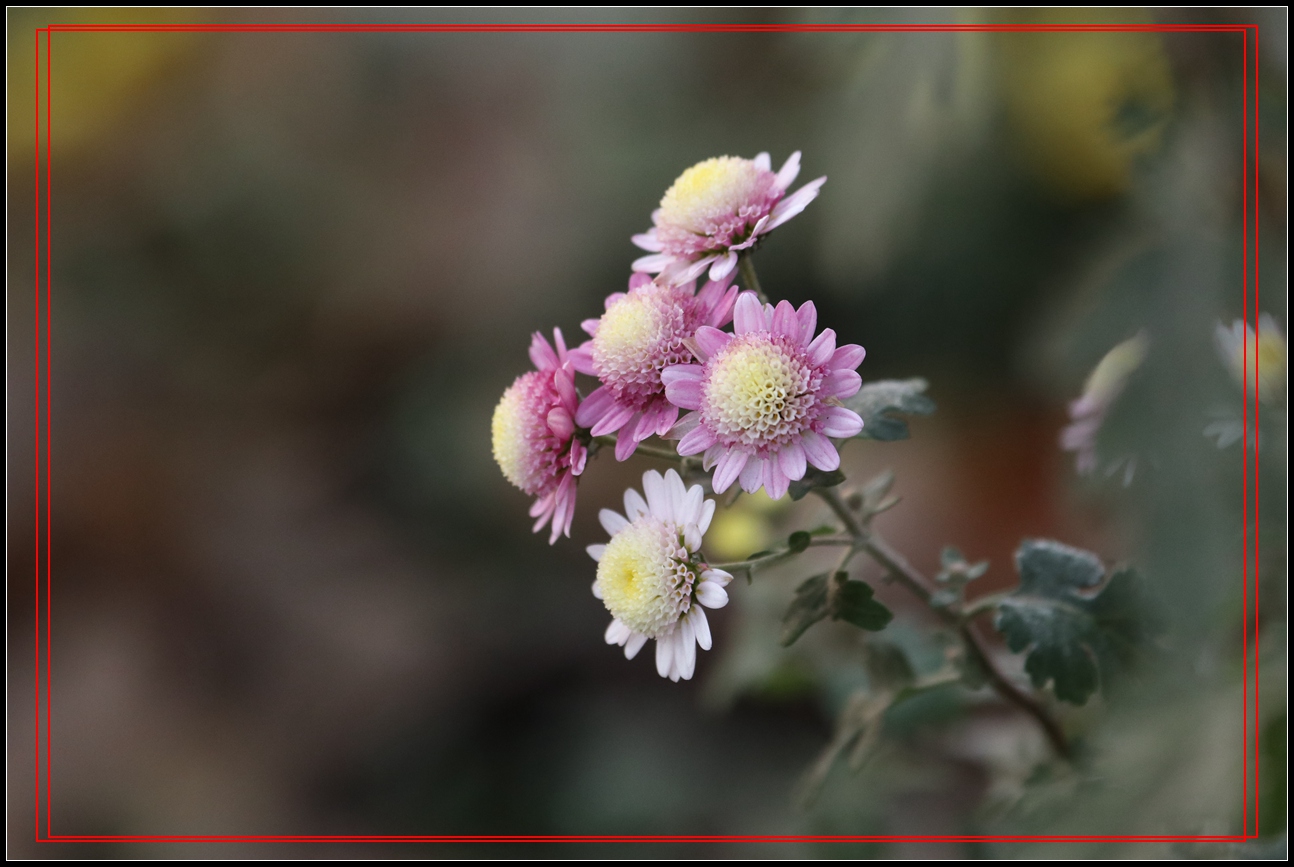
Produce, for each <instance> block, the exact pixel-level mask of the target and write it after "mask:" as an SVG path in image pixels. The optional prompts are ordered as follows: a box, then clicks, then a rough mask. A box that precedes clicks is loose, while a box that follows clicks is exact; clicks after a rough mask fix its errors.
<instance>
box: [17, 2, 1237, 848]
mask: <svg viewBox="0 0 1294 867" xmlns="http://www.w3.org/2000/svg"><path fill="white" fill-rule="evenodd" d="M954 31H969V32H1032V33H1043V32H1048V33H1053V32H1157V33H1239V34H1241V35H1242V39H1243V46H1244V48H1243V54H1242V64H1243V90H1242V104H1243V109H1242V112H1243V124H1244V132H1243V137H1242V149H1243V156H1242V165H1241V171H1242V177H1243V181H1242V189H1243V197H1244V198H1243V200H1242V204H1241V208H1242V216H1241V227H1242V228H1241V232H1242V240H1241V245H1242V251H1243V252H1242V257H1241V258H1242V266H1241V267H1242V277H1241V281H1242V284H1241V285H1242V293H1241V294H1242V315H1243V317H1244V322H1245V326H1246V331H1245V339H1244V344H1245V345H1244V354H1243V358H1244V361H1243V380H1244V386H1243V388H1242V392H1243V394H1244V398H1243V400H1244V401H1245V403H1244V404H1243V406H1244V411H1243V412H1242V413H1241V415H1242V425H1243V426H1245V434H1244V436H1243V437H1242V440H1241V442H1242V443H1243V448H1242V453H1243V458H1242V473H1243V475H1244V480H1243V487H1244V491H1243V517H1242V520H1243V528H1244V531H1243V539H1242V559H1243V561H1244V563H1243V566H1242V571H1241V575H1242V581H1243V582H1244V592H1243V593H1242V597H1243V608H1244V614H1243V618H1242V619H1243V625H1242V641H1243V651H1242V654H1243V662H1242V666H1243V667H1242V672H1243V693H1244V719H1243V721H1242V726H1241V728H1242V732H1243V734H1242V738H1243V753H1242V755H1243V761H1244V765H1243V771H1242V783H1241V785H1242V787H1243V798H1244V810H1243V814H1242V815H1243V818H1242V825H1241V830H1242V832H1243V833H1241V834H1239V835H1236V834H1229V835H1225V834H1224V835H1171V834H1165V835H1085V834H1073V835H991V834H990V835H942V836H941V835H859V836H846V835H812V834H793V835H678V836H673V835H427V834H412V835H383V834H373V835H362V834H360V835H255V834H253V835H237V834H211V835H166V834H162V835H143V834H136V835H130V834H125V835H113V834H54V833H53V793H52V783H53V751H52V745H51V734H52V726H51V716H52V704H51V698H50V693H51V689H50V669H51V667H52V661H53V651H52V643H53V642H52V626H53V618H52V613H51V608H52V605H51V601H52V587H53V564H52V556H51V555H52V552H53V551H52V538H53V527H52V517H53V512H52V507H51V493H52V487H51V478H52V474H53V463H52V448H51V446H52V432H51V421H52V415H53V387H52V384H51V371H52V368H53V279H52V273H51V272H52V268H53V253H52V243H51V236H52V229H53V217H52V201H53V168H52V156H53V147H52V135H51V134H52V127H51V123H50V82H51V76H52V72H51V69H52V55H51V52H50V36H51V34H52V33H54V32H69V33H72V32H79V33H94V32H132V33H146V32H159V33H161V32H207V33H248V32H257V33H263V32H270V33H383V32H402V33H409V32H414V33H682V32H687V33H697V32H701V33H774V32H782V33H785V32H792V33H865V32H901V33H924V32H954ZM42 33H43V34H44V35H45V70H44V71H45V115H44V117H45V235H44V241H45V347H44V348H45V367H44V377H45V395H44V397H45V415H44V421H45V503H44V505H45V519H44V537H45V591H44V593H45V595H44V600H45V602H44V609H45V626H44V648H45V835H44V836H41V810H40V794H41V682H40V664H41V659H40V657H41V635H42V633H41V599H42V596H41V531H42V523H41V464H40V458H41V450H40V447H41V371H42V369H41V270H40V268H41V261H40V260H41V255H40V254H41V196H40V193H41V190H40V180H41V179H40V166H41V160H40V157H41V153H40V145H41V124H40V121H41V102H40V96H41V34H42ZM35 34H36V94H35V96H36V130H35V151H34V153H35V169H34V183H35V229H36V239H35V266H36V278H35V313H34V320H35V329H34V335H35V350H34V360H35V427H34V430H35V434H34V437H35V461H34V464H35V518H36V534H35V554H36V570H35V621H34V622H35V795H34V806H35V822H36V834H35V839H36V842H38V843H719V842H734V843H918V842H920V843H967V842H993V843H1034V842H1044V843H1087V842H1091V843H1109V842H1130V843H1174V842H1191V843H1238V842H1244V841H1246V840H1251V839H1254V838H1256V837H1257V836H1258V827H1259V826H1258V791H1259V789H1258V771H1259V758H1260V756H1259V750H1258V737H1259V733H1260V723H1259V714H1258V706H1259V705H1258V655H1257V652H1256V650H1257V649H1256V647H1255V653H1254V661H1253V677H1254V697H1253V705H1254V708H1253V713H1254V731H1253V786H1252V794H1253V804H1254V807H1253V822H1252V827H1253V833H1250V832H1249V828H1250V820H1249V815H1250V811H1249V803H1250V794H1251V787H1250V785H1249V764H1248V761H1249V757H1250V745H1249V723H1248V714H1249V592H1250V590H1251V589H1252V592H1253V607H1254V621H1255V628H1254V633H1255V640H1256V637H1257V622H1258V613H1259V607H1258V575H1257V573H1258V565H1257V564H1258V453H1257V451H1256V450H1255V452H1254V456H1253V474H1254V478H1253V561H1252V562H1253V566H1252V572H1251V571H1250V559H1249V557H1248V553H1249V544H1248V542H1249V530H1250V525H1249V502H1250V493H1249V462H1248V455H1249V436H1248V424H1249V414H1248V410H1249V407H1248V403H1249V402H1250V401H1251V400H1252V403H1253V407H1252V411H1253V422H1254V429H1255V431H1257V426H1258V401H1257V399H1256V396H1255V395H1256V393H1257V383H1258V370H1257V367H1258V361H1257V353H1256V352H1255V354H1254V379H1253V382H1254V386H1255V387H1254V389H1253V390H1252V391H1251V390H1250V389H1249V387H1248V384H1249V381H1250V380H1249V370H1248V363H1249V348H1248V334H1249V332H1248V323H1249V274H1250V272H1249V257H1250V253H1249V203H1248V193H1249V183H1250V180H1251V178H1250V167H1249V127H1250V120H1249V103H1250V100H1251V99H1252V100H1253V104H1254V112H1253V122H1252V125H1253V176H1252V183H1253V189H1254V194H1253V220H1254V236H1253V254H1252V255H1253V260H1254V266H1253V289H1254V313H1255V317H1256V316H1257V311H1258V216H1259V214H1258V152H1259V145H1258V70H1259V66H1258V25H1256V24H1037V25H1032V24H1030V25H1023V24H1021V25H1010V24H1000V25H990V24H947V25H942V24H493V25H490V24H138V25H129V24H64V25H60V24H51V25H49V26H46V27H41V28H37V29H36V31H35ZM1251 34H1252V41H1253V45H1254V51H1253V74H1254V89H1253V93H1252V96H1251V93H1250V90H1249V63H1250V61H1249V43H1250V39H1251ZM1251 575H1252V588H1251V587H1250V583H1249V582H1250V576H1251Z"/></svg>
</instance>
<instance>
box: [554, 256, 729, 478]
mask: <svg viewBox="0 0 1294 867" xmlns="http://www.w3.org/2000/svg"><path fill="white" fill-rule="evenodd" d="M730 282H731V277H727V278H725V279H723V280H717V281H711V282H709V283H707V284H706V285H705V287H704V288H702V289H701V291H700V292H696V284H695V282H694V281H689V282H687V283H684V284H681V285H676V286H667V285H665V284H663V283H659V282H656V281H654V280H652V279H651V278H650V277H648V276H647V275H646V274H635V275H634V276H633V277H632V278H630V280H629V292H628V293H625V292H617V293H615V294H614V295H610V296H608V297H607V301H606V312H605V313H603V314H602V318H601V319H588V320H585V322H584V323H583V326H582V327H583V328H584V330H585V331H587V332H588V333H589V334H590V335H592V337H593V339H592V340H589V341H586V342H585V343H584V344H583V345H582V346H580V348H579V349H575V350H572V351H571V354H570V358H571V364H572V365H573V366H574V367H575V369H576V370H578V371H580V372H581V373H587V374H589V375H591V376H596V377H597V378H598V379H599V380H601V382H602V386H601V387H600V388H598V389H596V390H595V391H594V392H593V393H592V394H590V395H589V396H588V397H587V398H585V400H584V403H583V404H581V405H580V410H579V412H578V413H577V414H576V416H575V420H576V423H577V424H579V426H580V427H586V428H591V429H592V430H591V433H592V435H593V436H602V435H603V434H609V433H612V432H614V431H620V433H619V435H618V437H617V438H616V460H619V461H623V460H627V459H628V457H629V456H630V455H632V454H633V453H634V450H635V449H636V448H638V444H639V443H640V442H642V441H643V440H645V439H647V438H648V437H650V436H651V435H652V434H658V435H660V434H664V433H666V432H667V431H668V430H669V429H670V428H671V427H673V426H674V422H676V421H677V420H678V407H676V406H674V405H673V404H671V403H670V402H669V401H668V400H666V399H665V386H664V385H662V384H661V380H660V372H661V370H663V369H664V368H666V367H668V366H670V365H672V364H681V363H684V362H688V361H691V360H692V359H693V355H692V350H691V349H689V348H688V344H689V343H690V342H691V338H692V335H693V334H695V333H696V329H697V328H698V327H700V326H703V325H709V326H723V325H726V324H727V323H728V321H729V320H731V319H732V305H733V303H734V302H735V301H736V299H737V291H738V290H737V287H736V286H729V285H728V284H729V283H730Z"/></svg>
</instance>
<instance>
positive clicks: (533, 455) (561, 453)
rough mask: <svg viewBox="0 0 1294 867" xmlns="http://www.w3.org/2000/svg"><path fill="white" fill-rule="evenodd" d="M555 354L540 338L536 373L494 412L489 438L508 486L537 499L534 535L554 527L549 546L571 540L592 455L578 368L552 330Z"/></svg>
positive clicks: (534, 347)
mask: <svg viewBox="0 0 1294 867" xmlns="http://www.w3.org/2000/svg"><path fill="white" fill-rule="evenodd" d="M553 338H554V341H555V343H556V344H557V348H556V350H554V349H553V347H552V346H550V345H549V343H548V341H547V340H545V339H544V336H543V335H542V334H540V333H539V332H537V331H536V332H535V335H534V337H533V338H532V339H531V341H530V360H531V361H533V362H534V364H535V367H536V368H538V369H537V370H532V371H530V372H529V373H523V374H522V375H521V376H519V377H517V379H516V381H515V382H513V383H512V385H511V386H509V387H508V390H507V391H505V392H504V393H503V398H502V399H501V400H500V401H499V405H498V406H496V407H495V408H494V419H493V420H492V422H491V424H490V432H491V435H492V437H493V442H494V460H495V461H497V462H498V464H499V468H500V469H501V470H503V475H504V476H506V477H507V479H508V481H509V482H512V484H514V485H516V486H517V487H518V488H521V490H523V491H525V492H526V493H527V494H530V495H531V496H533V497H538V499H536V500H535V504H534V505H533V506H531V507H530V517H532V518H537V519H538V520H536V521H535V527H534V532H536V533H538V532H539V531H540V529H542V528H543V526H544V525H545V524H547V523H549V522H550V521H551V522H552V533H551V534H550V535H549V537H548V544H550V545H551V544H553V543H554V542H556V541H557V537H558V536H560V535H563V534H565V535H566V536H567V537H568V538H569V537H570V535H571V517H572V516H573V515H574V514H575V487H576V478H575V477H576V476H578V475H580V473H582V472H584V463H585V461H586V460H587V459H588V450H587V449H586V448H585V447H584V444H583V443H581V442H580V441H579V440H578V439H576V438H575V414H576V412H577V411H578V410H579V402H580V399H579V394H578V393H577V392H576V391H575V367H574V365H573V364H572V363H571V360H570V353H568V352H567V350H566V342H565V341H564V340H563V339H562V331H561V329H560V328H554V329H553Z"/></svg>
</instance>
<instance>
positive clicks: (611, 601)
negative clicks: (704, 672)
mask: <svg viewBox="0 0 1294 867" xmlns="http://www.w3.org/2000/svg"><path fill="white" fill-rule="evenodd" d="M643 492H644V493H645V494H646V495H647V496H646V499H645V500H644V499H643V497H642V495H640V494H639V493H638V492H637V491H635V490H634V489H632V488H630V489H629V490H627V491H625V512H626V514H627V515H628V517H627V518H626V517H625V516H624V515H621V514H619V513H618V512H613V511H611V510H610V509H603V510H602V511H601V512H600V513H599V514H598V518H599V520H601V522H602V526H603V528H605V529H606V531H607V532H608V533H610V534H611V541H610V542H608V543H607V544H605V545H590V546H589V548H588V551H589V556H591V557H592V558H593V559H594V560H596V561H597V563H598V577H597V580H596V581H594V582H593V595H594V596H596V597H597V598H599V599H601V600H602V602H603V604H604V605H606V607H607V610H608V611H610V612H611V615H612V616H613V617H614V618H615V619H614V620H612V621H611V625H610V626H608V627H607V632H606V640H607V644H619V645H622V646H623V647H624V649H625V657H626V658H627V659H633V658H634V657H635V656H636V655H637V654H638V651H639V650H641V649H642V646H643V645H644V644H646V643H647V639H649V638H654V639H656V670H657V671H658V672H659V673H660V675H661V677H668V678H669V679H670V680H673V681H678V680H679V679H682V680H689V679H691V677H692V673H693V671H695V670H696V647H697V645H698V644H699V645H701V649H702V650H709V649H710V624H709V622H708V621H707V620H706V618H705V612H704V610H703V609H702V606H705V607H706V608H722V607H723V606H724V605H727V604H728V592H727V591H726V590H724V589H723V588H724V587H725V586H726V585H727V584H728V582H729V581H731V580H732V576H731V575H729V574H728V573H727V572H724V571H723V570H722V569H711V568H710V567H709V566H708V565H706V563H705V562H704V560H703V559H702V558H701V537H702V536H704V535H705V531H706V530H707V529H709V527H710V519H711V518H712V517H714V500H706V499H704V493H703V492H702V490H701V486H700V485H693V486H692V487H691V488H688V487H686V486H684V484H683V480H682V479H681V478H679V475H678V473H676V472H675V471H674V470H669V471H667V472H666V473H665V475H664V476H662V475H661V474H660V473H658V472H656V471H655V470H648V471H647V472H646V473H644V474H643ZM697 603H700V604H697Z"/></svg>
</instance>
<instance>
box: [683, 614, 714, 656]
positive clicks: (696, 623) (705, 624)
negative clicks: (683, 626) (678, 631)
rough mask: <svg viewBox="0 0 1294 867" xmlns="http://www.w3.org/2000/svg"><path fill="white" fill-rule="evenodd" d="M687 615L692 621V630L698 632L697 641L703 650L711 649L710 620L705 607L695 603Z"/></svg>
mask: <svg viewBox="0 0 1294 867" xmlns="http://www.w3.org/2000/svg"><path fill="white" fill-rule="evenodd" d="M687 616H688V617H689V618H690V619H691V621H692V631H693V632H695V633H696V643H697V644H699V645H701V649H702V650H709V649H710V621H709V620H707V619H706V616H705V609H704V608H702V607H701V606H700V605H693V606H692V610H691V611H689V612H688V613H687Z"/></svg>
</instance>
